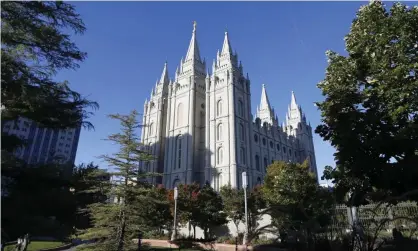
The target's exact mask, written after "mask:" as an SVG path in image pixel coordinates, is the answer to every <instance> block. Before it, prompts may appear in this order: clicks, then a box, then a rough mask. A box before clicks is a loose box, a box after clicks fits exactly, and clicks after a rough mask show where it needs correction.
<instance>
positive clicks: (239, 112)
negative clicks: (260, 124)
mask: <svg viewBox="0 0 418 251" xmlns="http://www.w3.org/2000/svg"><path fill="white" fill-rule="evenodd" d="M238 115H239V116H241V117H244V105H243V103H242V100H241V99H240V100H238Z"/></svg>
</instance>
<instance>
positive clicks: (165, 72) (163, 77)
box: [160, 61, 170, 84]
mask: <svg viewBox="0 0 418 251" xmlns="http://www.w3.org/2000/svg"><path fill="white" fill-rule="evenodd" d="M168 82H170V80H169V78H168V70H167V61H166V62H165V64H164V69H163V73H162V74H161V78H160V84H168Z"/></svg>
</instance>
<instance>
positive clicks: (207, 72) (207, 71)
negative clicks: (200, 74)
mask: <svg viewBox="0 0 418 251" xmlns="http://www.w3.org/2000/svg"><path fill="white" fill-rule="evenodd" d="M206 78H209V68H207V69H206Z"/></svg>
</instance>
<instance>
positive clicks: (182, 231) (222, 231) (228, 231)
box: [178, 214, 277, 238]
mask: <svg viewBox="0 0 418 251" xmlns="http://www.w3.org/2000/svg"><path fill="white" fill-rule="evenodd" d="M269 224H271V217H270V215H267V214H265V215H263V216H262V218H261V220H260V221H258V228H261V227H264V226H267V225H269ZM244 231H245V225H244V224H243V223H242V222H240V224H239V225H238V229H237V227H236V226H235V224H234V223H233V222H232V221H229V222H228V224H227V225H226V226H223V227H220V228H218V229H216V230H215V233H216V235H217V236H218V237H220V236H233V237H236V236H237V235H238V233H244ZM178 234H179V235H183V236H189V225H188V224H187V225H186V226H182V227H180V228H179V229H178ZM190 234H193V228H192V227H190ZM261 236H264V237H267V238H276V237H277V236H276V235H273V234H270V233H265V234H262V235H261ZM196 238H203V230H202V229H200V228H199V227H196Z"/></svg>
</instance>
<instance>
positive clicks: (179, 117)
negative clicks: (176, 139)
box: [176, 103, 183, 126]
mask: <svg viewBox="0 0 418 251" xmlns="http://www.w3.org/2000/svg"><path fill="white" fill-rule="evenodd" d="M176 124H177V126H181V125H183V104H182V103H180V104H179V105H178V106H177V121H176Z"/></svg>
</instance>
